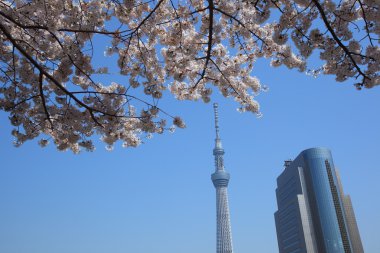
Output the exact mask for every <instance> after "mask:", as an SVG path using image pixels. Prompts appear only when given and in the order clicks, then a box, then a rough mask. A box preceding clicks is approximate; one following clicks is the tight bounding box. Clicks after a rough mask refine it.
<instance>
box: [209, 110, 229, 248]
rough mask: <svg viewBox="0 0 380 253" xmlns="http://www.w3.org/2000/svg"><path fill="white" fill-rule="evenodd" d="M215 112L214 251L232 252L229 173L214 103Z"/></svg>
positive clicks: (213, 179) (213, 175)
mask: <svg viewBox="0 0 380 253" xmlns="http://www.w3.org/2000/svg"><path fill="white" fill-rule="evenodd" d="M214 113H215V130H216V138H215V148H214V150H213V154H214V157H215V172H214V173H213V174H212V175H211V180H212V182H213V184H214V186H215V189H216V252H217V253H232V252H233V250H232V234H231V223H230V209H229V206H228V194H227V187H228V182H229V180H230V174H229V173H228V172H227V171H226V170H225V169H224V162H223V155H224V149H223V147H222V142H221V139H220V136H219V124H218V105H217V104H214Z"/></svg>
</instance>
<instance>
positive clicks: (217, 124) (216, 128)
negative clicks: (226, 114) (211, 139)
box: [214, 103, 220, 139]
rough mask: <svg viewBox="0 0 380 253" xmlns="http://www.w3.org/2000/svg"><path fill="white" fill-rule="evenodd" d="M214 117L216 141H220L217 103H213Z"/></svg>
mask: <svg viewBox="0 0 380 253" xmlns="http://www.w3.org/2000/svg"><path fill="white" fill-rule="evenodd" d="M214 116H215V133H216V139H220V136H219V114H218V104H217V103H214Z"/></svg>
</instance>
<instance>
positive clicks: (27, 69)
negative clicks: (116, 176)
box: [0, 0, 380, 153]
mask: <svg viewBox="0 0 380 253" xmlns="http://www.w3.org/2000/svg"><path fill="white" fill-rule="evenodd" d="M379 8H380V6H379V2H378V1H377V0H342V1H334V0H325V1H319V0H292V1H289V0H270V1H268V0H249V1H247V0H244V1H243V0H234V1H231V0H219V1H212V0H180V1H174V0H146V1H141V0H125V1H118V0H100V1H98V0H96V1H95V0H88V1H81V0H75V1H68V0H50V1H43V0H34V1H21V0H19V1H0V109H1V110H5V111H7V112H9V115H10V116H9V119H10V122H11V124H12V125H13V126H14V130H13V131H12V134H13V135H14V136H15V145H16V146H19V145H21V144H22V143H24V142H25V141H27V140H31V139H34V138H42V139H40V141H39V144H40V145H41V146H46V145H47V144H48V143H49V141H50V142H53V143H54V144H55V145H56V146H57V148H58V149H59V150H67V149H71V150H72V151H73V152H75V153H78V152H79V151H80V150H81V149H84V150H93V149H94V144H93V140H92V138H91V137H92V136H93V135H97V136H101V140H102V141H103V142H105V143H106V145H107V149H109V150H111V149H112V147H113V145H114V144H115V143H116V142H118V141H121V142H122V143H123V146H124V147H136V146H138V145H139V144H140V143H142V141H143V138H151V137H152V136H153V134H157V133H158V134H161V133H164V132H165V130H169V131H171V132H172V131H174V129H175V127H179V128H184V127H185V123H184V122H183V120H182V119H181V118H180V117H178V116H171V115H169V114H167V113H166V112H165V111H163V110H162V109H161V108H159V107H158V101H159V100H160V99H162V98H163V97H164V95H166V96H167V95H168V93H171V94H173V95H174V96H175V97H176V98H177V99H179V100H199V99H202V100H203V101H204V102H206V103H207V102H209V101H210V100H211V96H212V92H213V91H214V92H215V91H219V92H220V93H221V94H223V96H225V97H231V98H233V99H235V100H236V101H237V102H238V103H239V105H240V108H239V110H240V111H250V112H253V113H255V114H256V115H257V116H260V115H261V114H260V106H259V103H258V102H257V101H256V96H257V95H258V94H259V93H260V91H262V90H264V86H263V85H262V84H261V83H260V80H259V79H258V78H257V77H255V76H254V75H253V74H254V73H253V67H254V64H255V62H256V61H257V60H258V59H260V58H267V59H269V60H270V63H271V65H272V66H274V67H278V66H286V67H288V68H290V69H293V68H294V69H297V70H299V71H301V72H309V71H310V70H311V69H310V68H311V67H310V66H309V65H308V64H309V63H308V59H309V57H310V56H311V55H313V54H319V56H320V59H321V66H320V67H319V68H318V69H315V70H311V71H313V73H324V74H332V75H335V76H336V80H337V81H345V80H347V79H350V80H351V79H352V80H355V85H356V87H357V88H362V87H366V88H371V87H374V86H376V85H379V84H380V79H379V69H380V49H379V35H380V25H379V23H380V22H379V21H380V14H379V13H380V12H379ZM100 36H103V37H107V38H108V41H109V44H108V45H106V47H105V48H104V50H105V56H106V57H107V56H112V57H114V56H116V57H117V59H118V60H117V65H118V68H119V70H118V71H119V74H120V75H122V76H125V80H126V81H125V83H115V82H112V80H110V81H109V83H107V84H102V83H100V82H99V80H98V78H97V77H99V75H105V74H107V75H109V76H112V75H111V74H110V73H108V68H107V67H108V66H103V67H100V68H95V67H94V66H95V64H94V60H93V53H94V46H93V45H94V43H96V42H97V37H100ZM138 92H140V95H136V94H139V93H138ZM168 120H170V121H171V122H172V123H170V124H169V125H172V126H168V124H167V121H168Z"/></svg>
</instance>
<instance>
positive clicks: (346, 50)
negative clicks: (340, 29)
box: [312, 0, 370, 85]
mask: <svg viewBox="0 0 380 253" xmlns="http://www.w3.org/2000/svg"><path fill="white" fill-rule="evenodd" d="M312 1H313V3H314V4H315V6H316V7H317V9H318V11H319V14H320V15H321V17H322V20H323V22H324V24H325V26H326V28H327V29H328V30H329V32H330V34H331V36H332V37H333V38H334V40H335V42H336V43H337V44H338V45H339V47H340V48H342V50H343V51H344V52H345V54H346V56H348V58H350V61H351V63H352V65H354V67H355V68H356V70H357V71H358V73H359V74H360V75H361V76H363V81H362V83H361V85H363V83H364V80H365V79H370V78H369V77H368V76H367V75H365V74H364V73H363V72H362V70H361V69H360V67H359V66H358V65H357V63H356V61H355V60H354V58H353V57H352V54H351V52H350V51H349V50H348V48H347V47H346V46H345V45H344V44H343V43H342V41H341V40H340V39H339V38H338V36H337V35H336V33H335V31H334V29H333V28H332V27H331V25H330V23H329V21H328V19H327V17H326V14H325V11H324V10H323V8H322V6H321V5H320V3H319V2H318V0H312Z"/></svg>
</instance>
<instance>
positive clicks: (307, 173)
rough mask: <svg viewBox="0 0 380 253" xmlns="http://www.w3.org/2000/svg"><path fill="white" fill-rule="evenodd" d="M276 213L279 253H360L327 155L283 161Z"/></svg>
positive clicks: (310, 153)
mask: <svg viewBox="0 0 380 253" xmlns="http://www.w3.org/2000/svg"><path fill="white" fill-rule="evenodd" d="M276 197H277V206H278V211H277V212H275V215H274V216H275V221H276V231H277V241H278V246H279V251H280V253H363V252H364V251H363V246H362V244H361V239H360V235H359V231H358V228H357V224H356V219H355V214H354V212H353V208H352V204H351V200H350V197H349V196H348V195H344V193H343V188H342V184H341V182H340V177H339V174H337V171H336V169H335V166H334V163H333V159H332V156H331V152H330V150H328V149H326V148H311V149H307V150H304V151H302V152H301V153H300V154H299V155H298V156H297V158H296V159H295V160H294V161H285V170H284V171H283V172H282V173H281V175H280V176H279V177H278V178H277V189H276Z"/></svg>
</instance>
